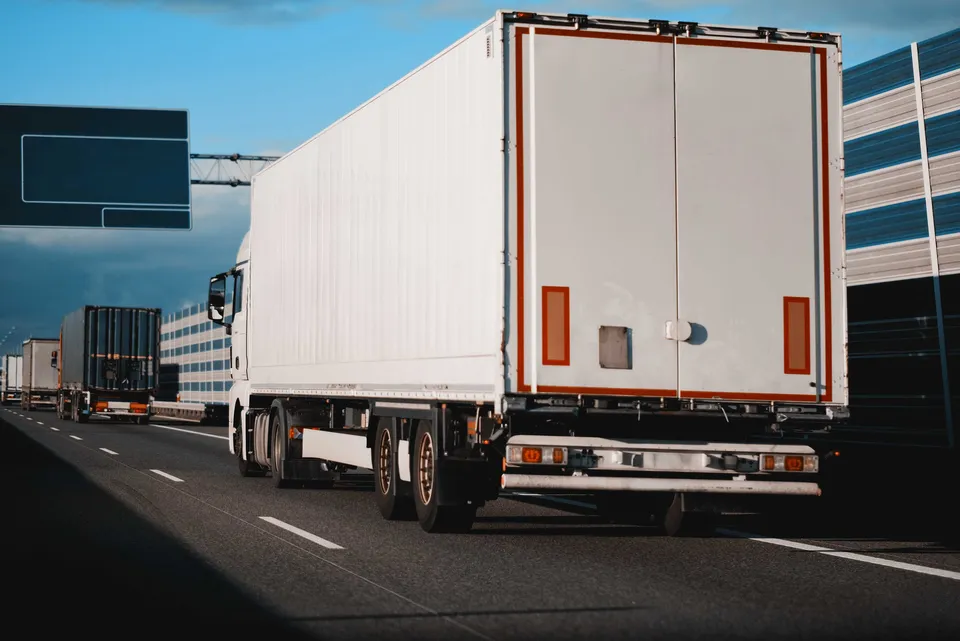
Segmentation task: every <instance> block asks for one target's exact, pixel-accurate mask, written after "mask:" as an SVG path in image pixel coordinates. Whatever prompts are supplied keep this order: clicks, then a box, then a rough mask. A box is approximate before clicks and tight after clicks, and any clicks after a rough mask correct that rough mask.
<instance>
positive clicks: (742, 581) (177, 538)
mask: <svg viewBox="0 0 960 641" xmlns="http://www.w3.org/2000/svg"><path fill="white" fill-rule="evenodd" d="M225 434H226V428H222V427H200V426H197V425H196V424H188V423H175V422H160V421H157V422H155V423H154V424H152V425H148V426H136V425H131V424H124V423H109V422H99V421H91V422H90V423H87V424H84V425H79V424H74V423H70V422H64V421H60V420H58V419H57V418H56V416H55V415H54V414H53V413H52V412H45V411H35V412H23V411H21V410H19V409H18V408H12V407H10V408H3V409H2V410H0V443H2V445H3V448H4V451H5V452H6V454H7V457H6V461H5V470H6V472H7V474H6V478H5V479H4V483H3V484H2V487H3V495H2V496H3V503H2V505H3V508H4V512H5V516H6V518H5V519H4V527H3V529H2V531H3V550H4V555H3V558H4V559H5V560H4V562H3V564H2V567H0V572H2V576H3V579H4V583H5V586H6V589H5V590H4V593H5V594H4V597H3V605H4V611H5V612H7V613H8V620H10V621H12V620H17V621H29V622H30V625H31V629H34V630H38V631H53V630H55V629H56V630H61V629H70V630H72V631H74V632H86V631H91V632H95V633H96V634H97V635H98V636H99V637H106V638H114V637H116V638H120V637H129V636H130V634H131V631H132V630H135V631H136V632H137V634H138V635H142V634H143V633H145V632H146V633H156V634H165V633H168V632H169V633H177V634H179V635H181V636H182V635H185V634H186V635H190V636H191V637H192V636H193V634H196V633H199V632H201V631H202V632H207V631H209V632H214V633H217V634H218V635H221V636H222V638H230V637H228V636H227V635H228V634H229V635H234V634H237V635H242V636H244V637H248V636H249V635H252V634H257V633H260V632H263V633H268V634H271V635H282V636H276V637H271V638H283V639H301V638H303V639H308V638H314V639H337V640H339V641H346V640H349V639H371V638H375V639H377V640H378V641H388V640H392V639H407V638H416V639H424V640H425V639H437V640H444V641H445V640H448V639H495V640H498V641H501V640H502V641H513V640H516V641H520V640H525V639H551V640H556V641H560V640H563V639H604V640H607V639H610V640H613V639H661V638H662V639H667V638H669V639H678V638H684V639H686V638H705V639H706V638H709V639H771V638H775V639H787V638H790V639H793V638H803V639H806V638H810V639H813V638H816V639H841V638H844V639H848V638H850V637H851V636H853V637H854V638H877V639H879V638H883V639H886V638H903V637H917V638H927V639H957V638H960V547H957V546H956V545H951V544H948V543H944V542H943V541H940V540H937V537H933V536H924V535H923V533H922V532H911V531H909V530H908V529H904V528H903V527H900V528H898V529H897V531H896V532H893V531H892V530H890V529H889V528H884V527H882V526H881V525H882V522H883V521H884V519H881V520H880V521H879V522H880V523H881V524H880V525H878V524H877V523H872V524H867V523H864V522H863V521H862V520H860V519H854V520H853V522H847V523H845V524H843V527H840V524H839V523H838V524H836V525H837V526H838V527H837V528H834V529H832V530H831V529H829V528H827V529H824V527H823V524H811V523H798V522H793V523H791V522H789V519H788V520H787V522H784V521H782V520H777V521H776V522H773V521H765V520H763V519H760V520H758V519H757V518H756V517H736V516H730V517H725V518H724V519H723V521H722V522H721V523H720V524H719V526H718V531H717V533H715V534H714V535H712V536H708V537H700V538H667V537H661V536H657V535H654V534H652V533H651V532H650V531H648V530H646V529H645V528H639V527H632V526H621V525H611V524H607V523H605V522H603V521H601V520H600V519H599V518H598V517H597V516H595V514H594V510H593V507H592V504H591V503H590V502H589V501H588V500H586V499H585V498H583V497H579V498H578V497H566V498H561V499H549V500H547V499H544V498H542V497H536V496H515V497H512V498H508V499H501V500H499V501H496V502H493V503H491V504H489V505H488V506H486V507H485V508H483V509H482V510H481V512H480V515H479V517H478V520H477V524H476V526H475V528H474V531H473V532H471V533H470V534H467V535H450V536H442V535H427V534H426V533H424V532H423V531H421V530H420V528H419V526H418V525H417V524H416V523H415V522H409V523H395V522H387V521H384V520H382V519H381V517H380V515H379V512H378V511H377V508H376V506H375V504H374V501H373V497H372V495H371V494H372V489H371V482H370V478H369V477H368V476H364V475H357V478H356V479H355V480H353V481H351V482H344V483H342V484H341V485H340V486H339V487H336V488H334V489H328V490H322V489H284V490H279V489H275V488H274V487H273V486H272V485H271V484H270V480H269V479H245V478H241V477H240V475H239V473H238V472H237V465H236V462H235V459H234V458H233V457H232V456H231V455H230V454H229V452H228V450H227V442H226V436H225ZM954 509H955V508H954ZM958 517H960V513H958ZM885 521H886V522H890V521H896V518H894V517H891V518H889V519H885ZM10 617H13V618H10ZM18 627H20V626H18ZM21 629H23V628H21ZM218 638H220V637H218ZM236 638H240V637H239V636H237V637H236Z"/></svg>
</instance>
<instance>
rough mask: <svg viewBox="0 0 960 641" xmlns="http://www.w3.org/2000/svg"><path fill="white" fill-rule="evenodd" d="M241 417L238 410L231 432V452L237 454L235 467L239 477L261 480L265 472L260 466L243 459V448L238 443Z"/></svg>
mask: <svg viewBox="0 0 960 641" xmlns="http://www.w3.org/2000/svg"><path fill="white" fill-rule="evenodd" d="M242 420H243V418H242V415H241V412H240V410H239V408H238V410H237V414H236V418H235V419H234V421H233V422H234V428H235V429H234V432H233V451H234V452H236V453H237V467H238V468H239V470H240V476H242V477H244V478H251V477H252V478H263V477H264V476H266V475H267V470H266V469H265V468H263V467H261V466H260V464H259V463H256V462H254V461H248V460H246V459H245V458H243V447H242V446H241V443H240V435H241V432H242V430H241V424H240V421H242Z"/></svg>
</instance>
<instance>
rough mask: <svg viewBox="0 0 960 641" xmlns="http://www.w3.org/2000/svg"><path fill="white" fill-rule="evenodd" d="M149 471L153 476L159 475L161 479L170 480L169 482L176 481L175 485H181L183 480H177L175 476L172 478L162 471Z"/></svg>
mask: <svg viewBox="0 0 960 641" xmlns="http://www.w3.org/2000/svg"><path fill="white" fill-rule="evenodd" d="M150 471H151V472H153V473H154V474H159V475H160V476H162V477H163V478H165V479H170V480H171V481H176V482H177V483H183V479H178V478H177V477H176V476H174V475H173V474H167V473H166V472H164V471H162V470H150Z"/></svg>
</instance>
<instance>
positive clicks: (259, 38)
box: [0, 0, 960, 352]
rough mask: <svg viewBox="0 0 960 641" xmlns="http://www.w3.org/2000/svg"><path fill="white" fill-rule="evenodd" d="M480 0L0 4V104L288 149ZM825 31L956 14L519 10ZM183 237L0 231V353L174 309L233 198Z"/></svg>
mask: <svg viewBox="0 0 960 641" xmlns="http://www.w3.org/2000/svg"><path fill="white" fill-rule="evenodd" d="M496 8H498V3H490V2H486V1H484V0H346V1H344V0H283V1H280V0H0V59H2V60H3V61H4V64H3V65H2V67H0V103H39V104H66V105H104V106H130V107H165V108H187V109H189V110H190V114H191V120H190V127H191V134H192V144H191V146H192V151H194V152H200V153H206V152H209V153H233V152H240V153H248V154H256V153H278V152H283V151H286V150H289V149H291V148H292V147H294V146H295V145H297V144H298V143H300V142H302V141H303V140H305V139H306V138H308V137H310V136H311V135H313V134H315V133H316V132H317V131H319V130H320V129H322V128H323V127H324V126H326V125H327V124H329V123H330V122H331V121H333V120H335V119H336V118H337V117H339V116H341V115H342V114H344V113H345V112H347V111H349V110H350V109H352V108H353V107H355V106H356V105H357V104H359V103H361V102H363V101H364V100H366V99H367V98H369V97H370V96H372V95H373V94H375V93H376V92H377V91H379V90H380V89H382V88H383V87H385V86H386V85H388V84H390V83H391V82H393V81H394V80H396V79H397V78H399V77H400V76H402V75H404V74H405V73H407V72H408V71H410V70H411V69H413V68H414V67H416V66H417V65H418V64H420V63H421V62H423V61H425V60H426V59H428V58H429V57H431V56H432V55H434V54H435V53H437V52H438V51H440V50H441V49H443V48H444V47H446V46H447V45H449V44H450V43H451V42H453V41H454V40H456V39H457V38H458V37H460V36H461V35H463V34H464V33H466V32H467V31H469V30H470V29H472V28H473V27H474V26H476V25H477V24H478V23H479V22H481V21H482V20H483V19H484V18H486V17H489V16H490V15H492V14H493V11H494V10H495V9H496ZM503 8H514V9H529V10H543V9H554V10H559V11H562V12H564V13H566V12H580V13H590V14H595V15H597V14H599V15H615V16H625V17H637V18H667V19H672V20H678V19H683V20H698V21H701V22H714V23H724V24H738V25H753V26H755V25H760V24H762V25H773V26H780V27H789V28H799V29H811V30H814V29H816V30H832V31H839V32H841V33H842V34H843V35H844V49H845V50H844V63H845V66H847V67H849V66H851V65H854V64H856V63H858V62H861V61H864V60H867V59H869V58H871V57H874V56H876V55H879V54H881V53H884V52H886V51H889V50H891V49H894V48H898V47H901V46H904V45H906V44H909V43H910V42H911V41H913V40H920V39H924V38H927V37H930V36H933V35H936V34H938V33H942V32H944V31H947V30H950V29H952V28H955V27H957V26H960V2H956V0H912V1H909V2H908V1H905V0H727V1H726V2H713V1H711V0H672V1H671V0H647V1H634V0H581V1H577V0H571V1H570V2H551V1H544V0H532V1H531V2H529V3H524V4H522V5H517V6H514V7H503ZM194 199H195V203H196V212H195V222H194V230H193V231H191V232H104V231H84V232H77V231H70V232H67V231H64V230H3V229H0V297H2V298H0V300H2V301H3V304H2V307H0V336H3V335H4V334H5V333H6V331H7V329H9V327H10V326H12V325H16V326H17V328H18V329H17V330H16V331H15V332H14V334H13V335H12V336H11V338H10V339H9V340H8V343H7V344H6V345H3V346H0V352H4V351H6V350H7V349H9V348H10V346H11V344H14V342H15V341H17V340H22V339H23V338H25V337H26V335H27V334H29V333H33V334H35V335H37V334H53V333H55V332H56V330H57V328H58V327H59V321H60V318H61V317H62V316H63V315H64V314H66V313H67V312H69V311H71V310H72V309H73V308H75V307H79V306H80V305H82V304H87V303H91V304H124V305H127V304H129V305H148V306H159V307H163V308H166V309H173V308H175V307H176V306H178V305H180V304H181V303H184V302H186V301H188V300H194V299H196V298H198V297H199V296H201V295H202V294H203V290H204V282H205V280H206V276H207V275H209V274H211V273H213V272H214V271H216V270H219V269H222V268H225V267H228V266H229V264H230V263H231V262H232V260H233V257H234V255H235V252H236V246H237V245H238V243H239V241H240V239H241V237H242V235H243V231H244V229H245V228H246V226H247V225H248V223H249V205H248V195H247V191H246V189H245V188H238V189H230V188H221V187H194Z"/></svg>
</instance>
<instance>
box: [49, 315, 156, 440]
mask: <svg viewBox="0 0 960 641" xmlns="http://www.w3.org/2000/svg"><path fill="white" fill-rule="evenodd" d="M160 314H161V312H160V310H159V309H146V308H139V307H136V308H135V307H96V306H92V305H88V306H86V307H82V308H80V309H78V310H77V311H75V312H73V313H71V314H69V315H67V316H66V317H65V318H64V319H63V322H62V323H61V325H60V349H59V352H58V358H57V366H58V370H59V382H58V386H57V387H58V391H57V413H58V415H59V416H60V418H62V419H67V418H70V419H72V420H74V421H76V422H78V423H85V422H86V421H87V419H88V418H89V417H90V416H93V415H97V416H104V417H108V418H112V419H125V420H132V421H135V422H137V423H140V424H143V423H147V422H148V421H149V420H150V415H151V414H152V404H153V400H154V398H155V397H156V395H157V392H158V390H159V385H160V320H161V318H162V317H161V315H160Z"/></svg>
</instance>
